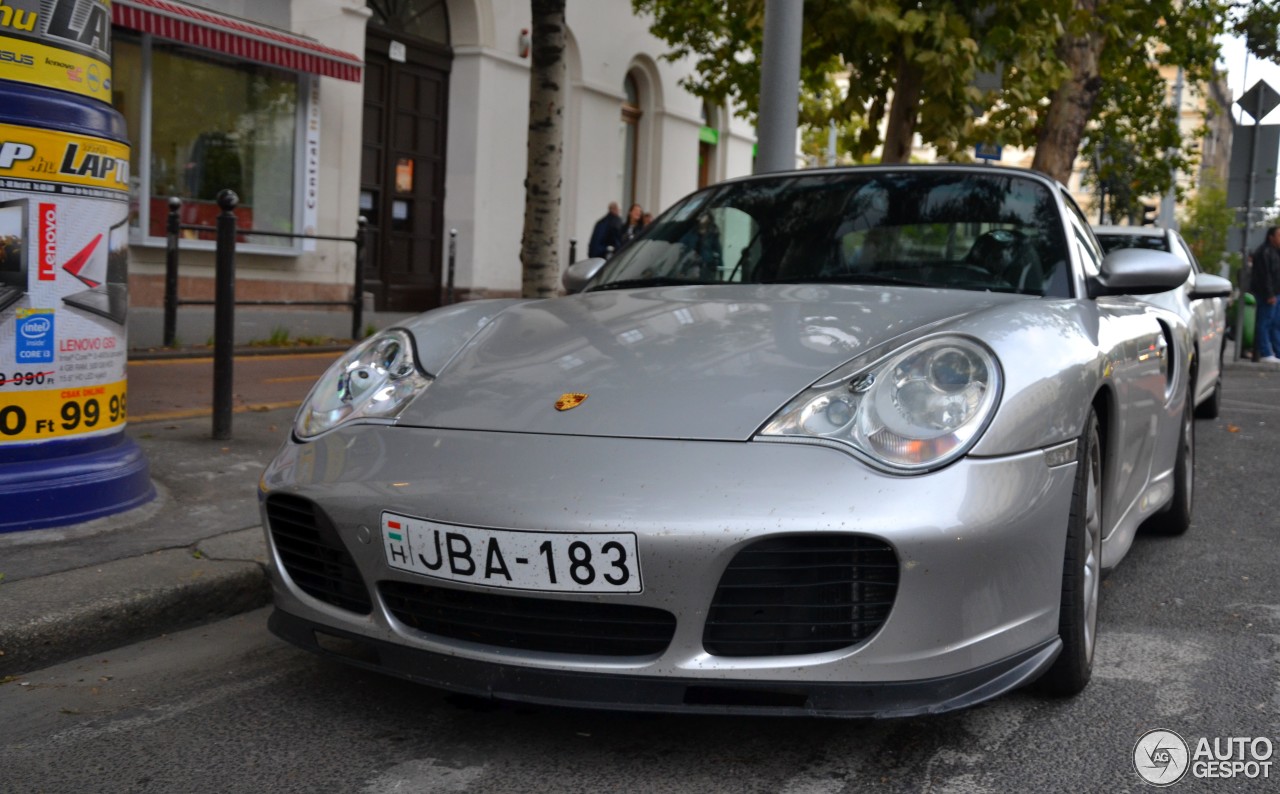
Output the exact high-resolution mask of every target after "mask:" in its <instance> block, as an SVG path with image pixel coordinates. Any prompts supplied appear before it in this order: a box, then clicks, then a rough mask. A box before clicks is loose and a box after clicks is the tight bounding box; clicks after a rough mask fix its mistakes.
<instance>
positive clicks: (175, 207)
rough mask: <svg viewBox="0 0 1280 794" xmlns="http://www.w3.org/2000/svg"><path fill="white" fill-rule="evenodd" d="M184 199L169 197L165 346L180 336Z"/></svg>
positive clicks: (165, 258)
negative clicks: (179, 300) (180, 241)
mask: <svg viewBox="0 0 1280 794" xmlns="http://www.w3.org/2000/svg"><path fill="white" fill-rule="evenodd" d="M181 226H182V199H180V198H178V197H177V196H170V197H169V223H168V226H167V227H166V231H167V232H168V239H167V240H166V243H165V252H164V346H165V347H173V343H174V341H175V340H176V339H177V336H178V235H179V234H180V233H181V231H182V229H181Z"/></svg>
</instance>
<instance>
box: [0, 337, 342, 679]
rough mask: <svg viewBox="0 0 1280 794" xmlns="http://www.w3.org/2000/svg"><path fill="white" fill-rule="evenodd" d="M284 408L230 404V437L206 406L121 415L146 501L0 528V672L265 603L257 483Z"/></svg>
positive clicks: (285, 420)
mask: <svg viewBox="0 0 1280 794" xmlns="http://www.w3.org/2000/svg"><path fill="white" fill-rule="evenodd" d="M335 356H336V354H335ZM303 394H305V390H303ZM293 414H294V409H293V408H292V407H285V408H278V409H276V410H271V411H255V410H252V409H250V410H247V411H243V412H239V413H236V414H235V420H234V422H235V427H234V434H233V435H234V438H233V439H232V440H230V441H214V440H212V439H211V420H210V418H209V417H207V416H203V417H196V418H190V419H176V420H161V421H153V422H141V423H131V424H130V425H129V426H128V428H127V430H126V432H127V433H128V434H129V436H130V437H131V438H133V439H134V440H135V441H136V442H137V443H138V445H139V446H141V447H142V450H143V452H144V453H145V454H146V456H147V459H148V461H149V462H150V466H151V478H152V480H153V481H154V482H155V485H156V491H157V497H156V499H155V500H153V501H152V502H151V503H150V504H147V505H145V506H143V507H140V508H138V509H136V510H132V511H129V512H126V513H121V514H119V515H115V516H108V517H106V518H101V519H97V520H95V521H90V522H86V523H83V524H77V525H72V526H68V527H60V528H53V529H42V530H33V531H29V532H9V533H4V534H0V574H2V575H3V579H0V682H2V681H3V680H4V679H5V677H6V676H12V675H18V674H21V673H23V672H26V671H30V670H36V669H40V668H41V667H45V666H47V665H50V664H53V663H56V662H59V661H65V660H68V659H72V658H76V657H79V656H84V655H87V654H92V653H99V652H102V651H105V650H108V649H111V648H117V647H120V646H122V645H126V644H128V643H131V642H135V641H137V640H141V639H144V638H146V637H153V636H156V635H159V634H164V633H168V632H172V631H176V630H178V629H181V628H186V627H189V626H192V625H196V624H199V623H202V622H206V621H210V620H216V619H218V618H222V617H226V616H230V615H234V614H237V613H240V612H243V611H246V610H249V609H253V608H256V607H258V606H261V605H263V604H265V603H267V601H268V600H269V596H270V593H269V588H268V586H267V580H266V576H265V568H264V565H265V562H266V543H265V539H264V536H263V531H262V528H261V519H260V517H259V513H258V504H257V482H258V476H259V474H261V472H262V470H263V469H264V468H266V465H267V463H268V462H269V461H270V459H271V457H272V456H273V455H274V454H275V452H276V450H277V449H278V448H279V446H280V444H281V443H282V442H283V441H284V439H285V438H286V436H287V435H288V432H289V425H290V423H291V422H292V420H293Z"/></svg>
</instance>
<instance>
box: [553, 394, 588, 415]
mask: <svg viewBox="0 0 1280 794" xmlns="http://www.w3.org/2000/svg"><path fill="white" fill-rule="evenodd" d="M585 399H587V395H585V394H582V393H581V392H567V393H565V394H562V395H560V399H558V400H556V410H557V411H571V410H573V409H574V408H577V407H578V406H579V405H582V401H583V400H585Z"/></svg>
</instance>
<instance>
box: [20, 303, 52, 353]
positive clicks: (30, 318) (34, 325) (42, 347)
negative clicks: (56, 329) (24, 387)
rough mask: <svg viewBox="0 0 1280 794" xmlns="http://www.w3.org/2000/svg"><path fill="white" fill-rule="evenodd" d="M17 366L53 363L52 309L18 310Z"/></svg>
mask: <svg viewBox="0 0 1280 794" xmlns="http://www.w3.org/2000/svg"><path fill="white" fill-rule="evenodd" d="M17 323H18V333H17V334H16V335H15V336H16V338H17V340H18V350H17V352H16V356H17V360H18V362H17V363H19V364H52V363H53V340H54V339H55V338H56V337H55V336H54V333H53V309H18V316H17Z"/></svg>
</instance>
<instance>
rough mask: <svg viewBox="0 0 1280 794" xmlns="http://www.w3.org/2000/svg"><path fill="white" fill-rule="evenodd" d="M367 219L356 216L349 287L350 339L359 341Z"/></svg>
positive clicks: (361, 329)
mask: <svg viewBox="0 0 1280 794" xmlns="http://www.w3.org/2000/svg"><path fill="white" fill-rule="evenodd" d="M368 226H369V219H368V218H366V217H365V216H363V215H361V216H360V217H359V218H356V280H355V284H354V285H353V286H352V287H351V289H352V291H353V295H352V297H351V339H352V341H354V342H359V341H360V338H361V336H362V335H363V333H364V328H363V326H364V245H365V240H366V239H367V235H368Z"/></svg>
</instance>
